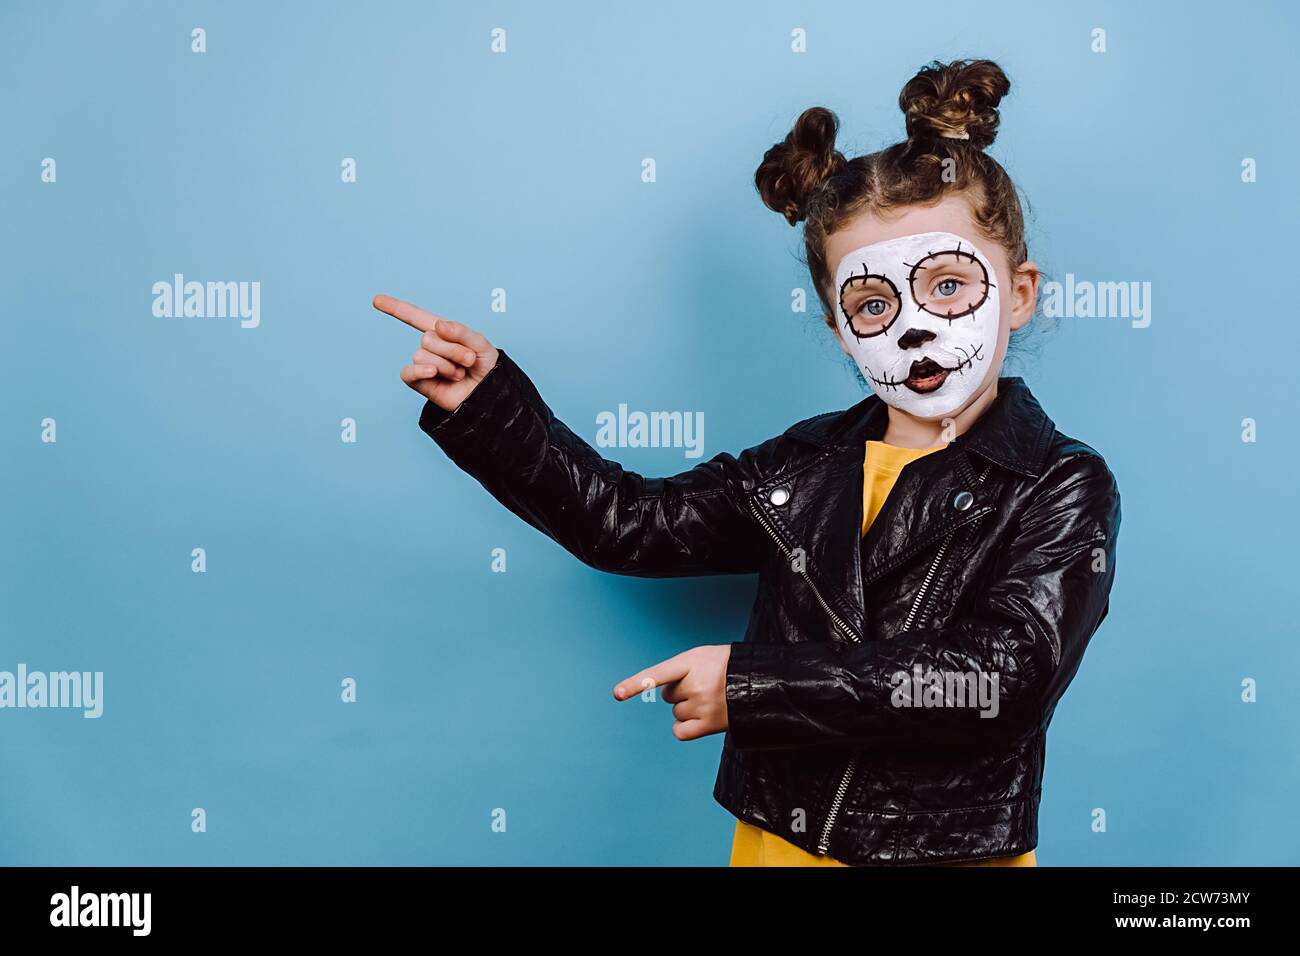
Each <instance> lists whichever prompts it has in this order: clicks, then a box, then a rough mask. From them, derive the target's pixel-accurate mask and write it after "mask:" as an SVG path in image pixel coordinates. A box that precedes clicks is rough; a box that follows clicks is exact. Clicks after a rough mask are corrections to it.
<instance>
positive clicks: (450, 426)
mask: <svg viewBox="0 0 1300 956" xmlns="http://www.w3.org/2000/svg"><path fill="white" fill-rule="evenodd" d="M518 368H519V367H518V366H517V365H515V363H514V360H513V359H511V358H510V356H508V355H506V353H505V350H504V349H497V361H496V364H495V365H493V366H492V368H490V369H489V370H488V373H487V375H485V376H483V380H482V381H481V382H479V383H478V385H476V386H475V387H474V391H472V392H470V393H469V395H468V396H466V398H465V400H464V401H463V402H461V403H460V404H459V405H457V406H456V408H455V409H454V410H452V411H450V412H449V411H447V410H446V409H445V408H442V407H440V406H438V405H435V404H434V403H433V402H431V401H425V403H424V407H423V408H422V409H421V410H420V430H421V431H423V432H424V433H425V434H426V435H428V436H429V437H430V438H432V439H433V440H434V441H435V442H437V443H438V444H439V445H440V446H441V447H442V448H443V449H444V450H450V449H451V448H452V447H453V446H454V445H455V444H456V443H457V442H459V441H461V440H463V439H464V438H465V437H466V436H468V435H471V434H473V433H474V432H475V430H476V426H479V425H481V424H482V423H483V420H484V419H485V418H486V417H487V416H488V415H489V414H490V413H491V412H492V411H493V410H494V409H496V408H497V407H499V406H500V404H501V403H502V402H503V401H506V402H509V401H510V399H509V398H508V397H507V393H508V392H510V390H511V386H512V385H514V384H515V381H516V379H515V375H516V373H517V371H518ZM515 401H516V403H517V401H518V399H516V400H515Z"/></svg>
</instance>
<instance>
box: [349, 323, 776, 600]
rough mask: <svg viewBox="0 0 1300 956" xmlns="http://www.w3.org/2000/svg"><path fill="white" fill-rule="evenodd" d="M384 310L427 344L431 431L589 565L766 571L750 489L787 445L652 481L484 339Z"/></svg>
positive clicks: (646, 572) (415, 374)
mask: <svg viewBox="0 0 1300 956" xmlns="http://www.w3.org/2000/svg"><path fill="white" fill-rule="evenodd" d="M381 300H383V301H381ZM375 306H376V308H379V309H381V311H384V312H387V313H388V314H390V315H394V316H396V317H397V318H400V319H402V321H404V322H406V323H407V324H408V325H411V326H412V327H414V328H416V329H419V330H420V331H422V332H423V333H424V335H423V338H422V339H421V351H422V352H425V353H427V357H422V355H421V353H420V352H417V353H416V355H415V356H414V357H413V358H414V359H415V362H414V364H413V365H412V366H408V367H407V369H404V370H403V373H402V378H403V381H406V382H407V384H408V385H411V386H412V387H413V388H417V390H418V391H420V392H421V394H423V395H425V397H426V398H427V399H428V400H427V401H426V402H425V405H424V408H423V410H422V411H421V414H420V427H421V429H423V430H424V432H425V433H426V434H428V435H429V437H431V438H432V439H433V440H434V441H435V442H437V444H438V446H439V447H440V448H442V450H443V451H444V452H446V453H447V455H448V457H449V458H451V460H452V461H454V462H455V463H456V464H457V465H458V466H459V467H460V468H461V469H463V470H464V471H466V472H468V473H469V474H470V475H472V476H473V477H474V478H475V479H476V480H477V481H478V482H479V483H480V484H482V485H483V487H484V488H486V489H487V490H488V491H489V492H490V493H491V494H492V496H493V497H495V498H496V499H497V500H498V501H500V502H501V503H502V504H503V505H505V506H506V507H507V508H509V509H510V510H511V511H513V512H514V513H515V514H516V515H518V516H519V517H520V518H522V519H523V520H524V521H527V522H528V523H529V524H530V525H532V526H533V527H534V528H537V529H538V530H539V531H541V532H543V533H544V534H546V535H548V536H549V537H551V538H552V539H554V540H555V541H556V542H557V543H559V544H560V545H561V546H563V547H564V548H565V549H566V550H568V551H569V552H570V553H572V554H573V555H574V556H575V557H577V558H578V559H579V560H580V561H582V562H584V563H585V564H588V565H590V566H591V567H594V568H598V569H600V570H602V571H609V572H612V573H615V574H628V575H637V576H640V577H674V576H684V575H703V574H743V573H751V572H755V571H757V570H758V561H759V554H760V552H761V550H762V548H763V539H762V537H761V535H762V532H761V531H760V530H759V529H758V527H757V526H756V525H755V524H754V522H753V519H752V518H751V516H750V515H749V513H748V512H747V511H746V509H745V507H744V501H745V495H744V490H745V489H744V482H745V481H746V480H747V479H751V480H756V479H757V478H759V477H760V475H759V471H760V470H761V462H762V461H763V460H764V459H765V456H766V454H767V453H768V452H770V450H771V448H772V447H773V446H774V445H775V443H776V442H777V441H778V439H777V438H773V439H771V440H769V441H768V442H764V443H763V444H762V445H759V446H756V447H755V448H751V449H748V450H747V451H745V452H742V453H741V454H740V456H739V457H735V456H732V455H730V454H727V453H722V454H719V455H716V456H714V457H713V458H711V459H710V460H708V461H705V462H701V463H700V464H698V465H696V466H695V467H694V468H691V469H689V470H688V471H684V472H682V473H680V474H677V475H674V476H672V477H666V478H646V477H643V476H641V475H639V474H636V473H635V472H632V471H628V470H626V469H624V468H623V467H621V466H620V465H619V464H617V463H616V462H613V461H609V460H608V459H606V458H604V457H602V456H601V455H600V454H599V453H598V452H597V451H596V450H595V449H594V448H592V447H591V446H590V445H589V444H588V443H587V442H585V441H584V440H583V439H582V438H580V437H579V436H578V435H577V434H575V433H574V432H573V431H571V430H570V429H569V428H568V427H567V426H566V425H565V424H564V423H563V422H562V421H560V420H559V419H558V418H556V417H555V416H554V415H553V414H552V413H551V410H550V408H549V407H548V406H547V405H546V403H545V402H544V401H543V400H542V397H541V395H540V394H539V393H538V391H537V389H536V388H535V387H534V386H533V383H532V382H531V381H530V380H529V378H528V376H527V375H525V374H524V372H523V370H522V369H521V368H520V367H519V366H518V365H517V364H516V363H515V362H514V361H513V359H511V357H510V356H509V355H507V354H506V353H505V351H504V350H500V349H495V348H493V347H492V346H491V345H490V343H488V342H487V340H486V339H485V338H483V336H482V335H481V334H479V333H477V332H474V331H473V330H471V329H467V328H466V327H465V326H463V325H461V324H460V323H456V322H448V321H447V320H446V319H441V318H439V317H437V316H433V315H430V314H429V313H427V312H423V310H419V309H416V308H415V307H414V306H410V305H409V304H407V303H401V302H398V301H397V300H393V299H388V298H387V297H380V298H379V299H376V301H375ZM468 353H473V355H474V356H475V359H474V364H473V365H471V366H470V367H469V369H468V370H467V371H468V374H469V375H470V376H474V379H473V381H472V382H471V384H470V387H469V388H466V387H465V385H464V380H463V378H461V377H457V374H456V372H455V365H456V364H457V363H460V364H461V365H462V366H463V365H464V362H465V360H466V359H467V358H468ZM484 357H488V358H490V360H491V361H490V363H482V362H480V361H479V360H480V359H482V358H484ZM435 358H436V359H441V361H442V362H450V363H451V364H450V365H449V366H448V367H447V368H443V367H441V366H440V365H439V364H438V363H436V362H435V361H434V360H435ZM484 364H486V367H483V365H484ZM421 366H423V368H422V367H421ZM438 383H441V385H442V387H443V390H442V391H438V390H437V384H438ZM417 386H419V387H417Z"/></svg>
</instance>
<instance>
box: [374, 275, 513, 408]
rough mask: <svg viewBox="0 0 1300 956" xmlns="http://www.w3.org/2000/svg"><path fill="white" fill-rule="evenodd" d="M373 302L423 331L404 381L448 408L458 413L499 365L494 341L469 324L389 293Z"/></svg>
mask: <svg viewBox="0 0 1300 956" xmlns="http://www.w3.org/2000/svg"><path fill="white" fill-rule="evenodd" d="M372 304H373V305H374V307H375V308H376V309H378V310H379V311H380V312H383V313H386V314H387V315H391V316H392V317H393V318H395V319H401V320H402V321H403V322H405V323H406V324H407V325H409V326H410V327H411V328H413V329H415V330H416V331H417V332H421V333H423V336H422V337H421V339H420V347H419V349H417V350H416V352H415V354H414V355H412V356H411V364H410V365H408V366H406V367H405V368H404V369H402V372H401V377H402V381H403V382H405V383H406V384H407V385H409V386H411V388H413V389H415V390H416V391H417V392H419V393H420V394H421V395H423V396H424V397H425V398H427V399H428V400H429V401H431V402H433V403H434V404H435V405H437V406H438V407H439V408H441V409H443V410H444V411H448V412H454V411H455V410H456V408H457V406H459V405H460V403H461V402H463V401H465V399H466V398H467V397H468V396H469V393H470V392H472V391H474V389H475V388H476V387H477V386H478V383H479V382H481V381H483V376H485V375H486V374H487V373H488V372H489V371H491V369H492V367H493V366H494V365H496V364H497V350H496V349H495V348H493V347H492V343H491V342H489V341H488V340H487V339H486V338H484V337H483V335H482V333H480V332H475V331H474V330H473V329H471V328H469V327H468V326H465V325H461V324H460V323H459V322H452V321H451V320H450V319H444V318H442V317H441V316H437V315H434V314H433V313H431V312H425V311H424V309H421V308H417V307H416V306H414V305H411V303H409V302H403V301H402V300H401V299H394V298H393V297H392V296H388V295H377V296H375V298H374V301H373V303H372Z"/></svg>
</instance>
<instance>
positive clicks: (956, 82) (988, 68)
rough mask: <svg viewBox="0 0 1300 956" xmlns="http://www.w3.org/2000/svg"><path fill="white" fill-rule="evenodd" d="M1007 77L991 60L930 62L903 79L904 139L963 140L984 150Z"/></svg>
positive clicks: (995, 124) (994, 131)
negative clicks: (905, 135)
mask: <svg viewBox="0 0 1300 956" xmlns="http://www.w3.org/2000/svg"><path fill="white" fill-rule="evenodd" d="M1010 89H1011V81H1010V80H1008V79H1007V75H1006V74H1005V73H1003V72H1002V68H1001V67H1000V66H998V65H997V64H996V63H994V62H993V61H992V60H954V61H953V62H951V63H939V62H937V61H936V62H934V63H931V64H930V65H929V66H927V67H925V68H924V69H922V70H921V72H919V73H917V74H916V76H914V77H912V79H910V80H908V81H907V84H906V85H905V86H904V87H903V91H902V92H901V93H899V94H898V106H899V108H900V109H901V110H902V111H903V113H904V115H905V116H906V117H907V138H908V139H909V140H934V139H945V140H964V141H967V142H969V143H970V145H972V146H974V147H975V148H977V149H984V148H985V147H986V146H988V145H989V144H990V143H992V142H993V140H994V139H995V138H996V137H997V134H998V103H1000V102H1001V101H1002V97H1004V96H1006V95H1007V92H1008V91H1009V90H1010Z"/></svg>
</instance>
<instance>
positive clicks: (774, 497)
mask: <svg viewBox="0 0 1300 956" xmlns="http://www.w3.org/2000/svg"><path fill="white" fill-rule="evenodd" d="M767 500H768V501H770V502H772V504H774V505H776V506H777V507H778V508H779V507H781V505H783V504H785V503H786V502H787V501H789V500H790V489H789V488H773V489H772V493H771V494H770V495H768V496H767Z"/></svg>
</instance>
